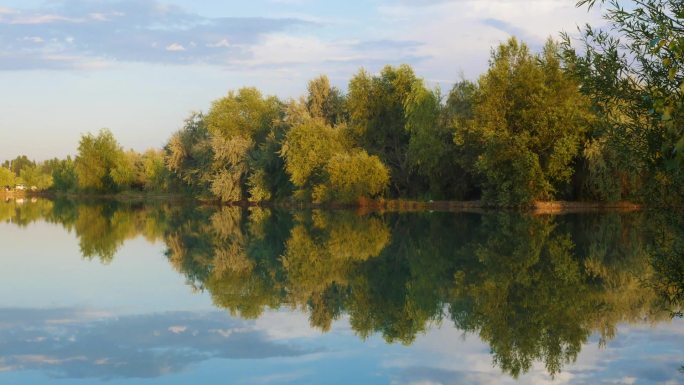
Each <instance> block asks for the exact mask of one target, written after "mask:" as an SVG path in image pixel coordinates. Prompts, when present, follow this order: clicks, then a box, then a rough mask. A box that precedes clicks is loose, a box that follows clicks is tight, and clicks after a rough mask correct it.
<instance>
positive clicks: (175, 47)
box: [166, 43, 185, 52]
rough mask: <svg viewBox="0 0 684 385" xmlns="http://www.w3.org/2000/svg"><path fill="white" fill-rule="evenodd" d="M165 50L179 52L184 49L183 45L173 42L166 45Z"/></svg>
mask: <svg viewBox="0 0 684 385" xmlns="http://www.w3.org/2000/svg"><path fill="white" fill-rule="evenodd" d="M166 50H167V51H171V52H179V51H185V47H183V46H182V45H181V44H178V43H173V44H169V45H167V46H166Z"/></svg>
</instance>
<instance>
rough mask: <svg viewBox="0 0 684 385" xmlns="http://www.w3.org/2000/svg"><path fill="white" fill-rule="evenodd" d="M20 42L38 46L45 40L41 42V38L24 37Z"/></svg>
mask: <svg viewBox="0 0 684 385" xmlns="http://www.w3.org/2000/svg"><path fill="white" fill-rule="evenodd" d="M21 40H22V41H30V42H31V43H36V44H40V43H44V42H45V40H43V38H42V37H40V36H26V37H24V38H22V39H21Z"/></svg>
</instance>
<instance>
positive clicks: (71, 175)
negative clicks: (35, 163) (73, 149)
mask: <svg viewBox="0 0 684 385" xmlns="http://www.w3.org/2000/svg"><path fill="white" fill-rule="evenodd" d="M52 186H53V188H54V189H55V190H57V191H62V192H70V191H74V190H76V188H78V179H77V177H76V166H75V164H74V161H73V160H72V159H71V157H70V156H68V157H67V158H66V159H64V160H60V161H59V162H58V163H57V165H56V166H55V167H54V168H53V170H52Z"/></svg>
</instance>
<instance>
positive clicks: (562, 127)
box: [456, 38, 589, 206]
mask: <svg viewBox="0 0 684 385" xmlns="http://www.w3.org/2000/svg"><path fill="white" fill-rule="evenodd" d="M588 118H589V115H588V104H587V101H586V100H585V98H584V97H583V96H582V95H581V94H580V93H579V90H578V86H577V84H576V83H575V82H574V80H573V79H572V78H571V77H569V76H567V75H566V74H565V73H564V71H563V69H562V68H561V62H560V60H559V48H558V45H557V44H555V43H553V42H552V41H549V42H548V43H547V44H546V46H545V47H544V51H543V52H542V54H540V55H537V56H535V55H533V54H531V53H530V52H529V49H528V48H527V46H526V45H525V44H524V43H519V42H518V41H517V40H516V39H514V38H511V39H510V40H509V41H508V42H507V43H505V44H501V45H500V46H499V47H498V48H497V49H496V50H495V51H494V52H493V53H492V58H491V62H490V68H489V70H488V71H487V73H486V74H485V75H483V76H482V77H481V78H480V80H479V87H478V94H477V101H476V104H475V108H474V116H473V119H472V120H471V121H470V122H469V123H468V124H466V126H465V127H463V128H462V129H461V132H459V133H457V135H456V138H457V143H458V142H460V143H462V146H464V147H465V148H464V149H463V151H464V152H465V153H473V152H475V153H477V154H478V155H477V157H476V158H475V162H474V163H473V164H471V165H470V167H471V169H472V170H474V171H475V172H476V173H477V174H478V175H479V177H480V184H481V188H482V197H483V199H484V200H485V201H486V202H490V203H495V204H497V205H504V206H517V205H525V204H527V203H530V202H531V201H534V200H538V199H549V198H552V197H553V196H554V193H556V192H557V191H560V190H561V189H562V188H563V187H565V186H566V185H567V184H568V183H569V182H570V178H571V176H572V175H573V167H572V162H573V160H574V158H575V157H576V155H577V154H578V151H579V143H580V139H581V138H582V133H583V130H584V129H585V127H586V125H587V119H588Z"/></svg>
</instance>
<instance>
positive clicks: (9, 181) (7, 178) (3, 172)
mask: <svg viewBox="0 0 684 385" xmlns="http://www.w3.org/2000/svg"><path fill="white" fill-rule="evenodd" d="M15 179H16V175H14V173H13V172H12V170H10V169H9V168H6V167H0V188H4V187H5V186H9V187H12V188H13V187H14V183H15Z"/></svg>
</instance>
